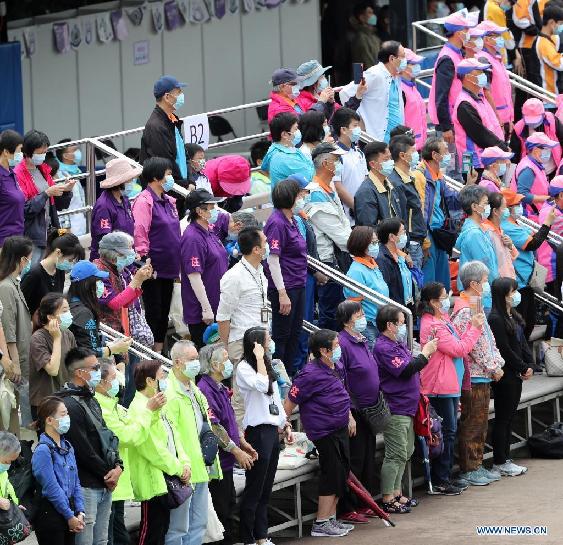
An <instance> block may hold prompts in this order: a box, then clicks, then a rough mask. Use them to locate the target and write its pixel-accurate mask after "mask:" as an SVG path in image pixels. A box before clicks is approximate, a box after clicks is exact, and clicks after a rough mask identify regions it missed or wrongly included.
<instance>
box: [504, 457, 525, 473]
mask: <svg viewBox="0 0 563 545" xmlns="http://www.w3.org/2000/svg"><path fill="white" fill-rule="evenodd" d="M506 461H507V462H510V463H511V464H513V465H515V466H516V467H519V468H520V469H521V470H522V475H523V474H524V473H526V472H527V471H528V468H527V467H526V466H521V465H518V464H515V463H514V460H512V459H510V460H506Z"/></svg>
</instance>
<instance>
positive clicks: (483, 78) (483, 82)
mask: <svg viewBox="0 0 563 545" xmlns="http://www.w3.org/2000/svg"><path fill="white" fill-rule="evenodd" d="M487 83H489V80H488V79H487V74H485V73H484V72H483V73H481V74H479V75H478V76H477V85H478V86H479V87H481V88H483V87H486V86H487Z"/></svg>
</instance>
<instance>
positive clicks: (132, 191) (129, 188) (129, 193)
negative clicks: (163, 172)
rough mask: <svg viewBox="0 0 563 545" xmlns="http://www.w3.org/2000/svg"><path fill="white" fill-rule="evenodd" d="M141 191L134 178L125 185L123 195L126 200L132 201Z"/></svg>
mask: <svg viewBox="0 0 563 545" xmlns="http://www.w3.org/2000/svg"><path fill="white" fill-rule="evenodd" d="M141 190H142V188H141V186H140V185H139V184H137V178H135V179H134V180H131V181H130V182H127V183H126V184H125V191H124V195H125V196H126V197H127V198H128V199H134V198H135V197H136V196H137V195H138V194H139V193H140V192H141Z"/></svg>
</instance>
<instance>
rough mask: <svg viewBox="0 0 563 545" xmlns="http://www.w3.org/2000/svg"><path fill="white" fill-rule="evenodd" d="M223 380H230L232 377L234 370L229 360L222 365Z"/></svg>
mask: <svg viewBox="0 0 563 545" xmlns="http://www.w3.org/2000/svg"><path fill="white" fill-rule="evenodd" d="M223 366H224V367H223V378H225V379H226V378H231V376H232V375H233V369H234V367H235V366H234V365H233V362H232V361H231V360H227V361H226V362H225V363H224V364H223Z"/></svg>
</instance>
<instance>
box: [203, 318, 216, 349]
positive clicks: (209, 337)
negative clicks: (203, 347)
mask: <svg viewBox="0 0 563 545" xmlns="http://www.w3.org/2000/svg"><path fill="white" fill-rule="evenodd" d="M218 340H219V325H218V324H216V323H215V324H210V325H208V326H207V327H206V328H205V331H204V332H203V342H204V343H205V344H213V343H216V342H217V341H218Z"/></svg>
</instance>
